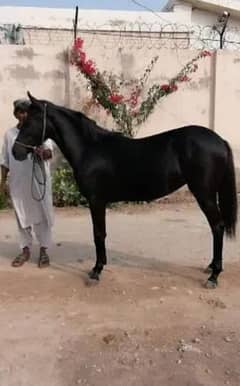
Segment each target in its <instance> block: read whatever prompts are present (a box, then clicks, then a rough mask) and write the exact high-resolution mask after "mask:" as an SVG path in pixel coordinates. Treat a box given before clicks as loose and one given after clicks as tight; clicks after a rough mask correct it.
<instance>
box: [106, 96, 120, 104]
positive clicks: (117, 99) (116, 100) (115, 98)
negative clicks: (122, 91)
mask: <svg viewBox="0 0 240 386" xmlns="http://www.w3.org/2000/svg"><path fill="white" fill-rule="evenodd" d="M109 100H110V102H112V103H115V104H118V103H121V102H122V100H123V96H122V95H119V94H112V95H110V97H109Z"/></svg>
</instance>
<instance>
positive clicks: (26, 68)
mask: <svg viewBox="0 0 240 386" xmlns="http://www.w3.org/2000/svg"><path fill="white" fill-rule="evenodd" d="M125 43H126V44H125V45H124V46H122V45H119V44H117V42H116V44H115V48H113V45H112V43H111V49H110V48H109V47H108V46H107V44H106V45H103V44H99V41H98V40H96V39H95V40H94V44H93V43H92V42H91V38H90V36H89V37H87V36H86V38H85V50H86V52H87V55H88V57H89V58H92V59H93V60H95V61H96V64H97V67H98V68H99V69H100V71H104V70H106V71H112V72H113V73H115V74H123V76H124V79H135V78H140V77H141V75H142V74H143V72H144V69H145V68H146V66H147V65H148V64H149V62H150V61H151V59H152V58H153V57H154V56H155V55H159V60H158V62H157V64H156V66H155V68H154V70H153V71H152V73H151V76H150V78H149V82H148V83H147V89H148V88H149V87H150V86H151V85H152V84H153V83H160V84H163V83H165V82H166V81H167V80H168V79H169V78H171V77H172V76H174V75H176V74H177V73H178V71H179V70H180V69H181V68H182V67H183V65H184V64H185V63H186V62H187V61H189V60H190V59H192V58H193V57H195V55H196V54H197V52H196V51H191V50H167V49H159V50H157V49H156V48H151V47H148V46H147V45H145V47H142V48H141V49H136V48H135V49H134V47H133V46H132V45H131V40H129V41H126V42H125ZM0 55H1V62H0V84H1V88H0V106H1V114H0V142H1V139H2V136H3V133H4V131H5V129H6V128H8V127H10V126H12V125H14V124H15V120H14V117H13V116H12V102H13V100H14V99H16V98H20V97H22V96H24V95H26V91H27V90H30V91H31V92H32V93H33V95H35V96H36V97H39V98H45V99H48V100H51V101H54V102H55V103H57V104H64V105H67V106H71V107H72V108H75V109H82V108H83V106H84V105H86V102H87V101H89V100H90V97H91V94H90V91H88V90H87V88H86V82H85V81H84V79H83V77H82V76H81V75H80V74H77V73H76V71H75V69H74V68H73V67H72V66H69V65H68V61H67V55H66V51H65V50H64V48H63V47H59V46H48V47H47V46H40V45H39V46H12V45H11V46H0ZM198 64H199V70H198V71H197V72H196V73H194V74H192V81H191V82H190V83H184V84H181V85H180V86H179V90H178V91H177V92H176V93H174V94H172V95H169V96H168V97H166V98H165V99H163V100H161V101H160V102H159V103H158V104H157V106H156V108H155V110H154V111H153V113H152V114H151V115H150V116H149V118H148V119H147V120H146V122H145V123H144V124H143V125H142V126H141V127H140V128H139V131H138V134H137V135H138V136H139V137H142V136H146V135H151V134H154V133H159V132H162V131H165V130H168V129H171V128H176V127H179V126H182V125H188V124H201V125H205V126H207V127H210V128H212V129H213V130H215V131H216V132H217V133H219V134H220V135H222V136H223V137H224V138H225V139H227V140H228V141H229V142H230V144H231V145H232V147H233V150H234V156H235V160H236V166H237V169H240V125H239V116H238V112H239V106H240V86H239V85H240V71H239V66H240V53H239V52H237V51H233V52H230V51H218V52H217V53H216V54H215V55H213V56H212V57H211V58H209V57H207V58H205V59H202V60H200V61H199V63H198ZM87 114H89V115H90V116H91V117H92V118H94V119H95V120H96V121H97V122H98V123H99V124H101V125H102V126H104V127H107V128H112V127H114V122H113V121H112V119H111V117H110V116H108V115H107V114H106V113H105V112H104V110H103V109H89V110H88V111H87Z"/></svg>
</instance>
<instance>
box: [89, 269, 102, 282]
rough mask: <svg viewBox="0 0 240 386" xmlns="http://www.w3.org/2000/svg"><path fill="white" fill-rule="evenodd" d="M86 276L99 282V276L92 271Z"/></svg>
mask: <svg viewBox="0 0 240 386" xmlns="http://www.w3.org/2000/svg"><path fill="white" fill-rule="evenodd" d="M88 276H89V278H90V279H92V280H99V274H98V273H97V272H96V271H94V270H92V271H90V272H89V273H88Z"/></svg>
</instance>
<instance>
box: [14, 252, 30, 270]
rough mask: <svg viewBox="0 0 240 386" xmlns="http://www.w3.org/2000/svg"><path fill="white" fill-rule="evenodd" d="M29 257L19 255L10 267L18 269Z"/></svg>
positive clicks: (23, 254)
mask: <svg viewBox="0 0 240 386" xmlns="http://www.w3.org/2000/svg"><path fill="white" fill-rule="evenodd" d="M29 258H30V256H27V255H26V254H25V253H20V254H19V255H17V256H16V257H15V259H14V260H13V261H12V267H15V268H18V267H21V266H22V265H23V264H24V263H26V261H28V260H29Z"/></svg>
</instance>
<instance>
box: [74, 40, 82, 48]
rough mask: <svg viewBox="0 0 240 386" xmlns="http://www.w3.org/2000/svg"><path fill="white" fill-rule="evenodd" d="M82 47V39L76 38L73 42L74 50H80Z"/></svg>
mask: <svg viewBox="0 0 240 386" xmlns="http://www.w3.org/2000/svg"><path fill="white" fill-rule="evenodd" d="M82 46H83V39H81V38H77V39H76V40H75V42H74V48H75V49H80V48H82Z"/></svg>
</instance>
